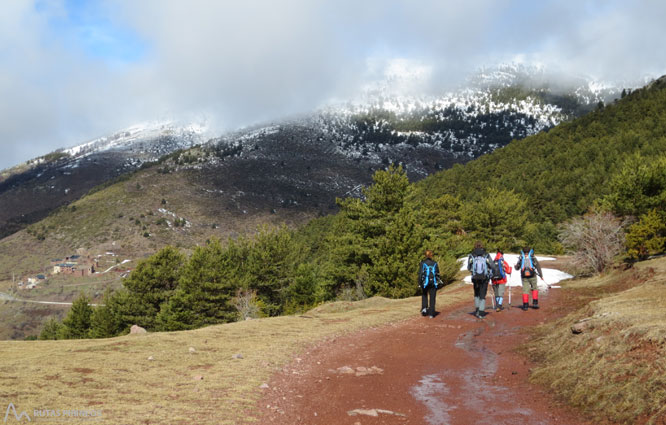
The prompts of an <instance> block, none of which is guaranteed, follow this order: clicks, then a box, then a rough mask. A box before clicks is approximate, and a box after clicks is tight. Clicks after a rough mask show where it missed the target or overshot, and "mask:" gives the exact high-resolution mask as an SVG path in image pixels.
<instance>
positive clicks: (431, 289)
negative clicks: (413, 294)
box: [421, 285, 437, 316]
mask: <svg viewBox="0 0 666 425" xmlns="http://www.w3.org/2000/svg"><path fill="white" fill-rule="evenodd" d="M421 291H422V295H421V310H423V309H424V308H425V309H427V310H428V315H429V316H434V315H435V298H436V297H437V288H436V287H435V286H434V285H428V286H427V287H425V288H421ZM428 296H429V297H430V303H428Z"/></svg>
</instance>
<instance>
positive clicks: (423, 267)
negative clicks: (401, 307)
mask: <svg viewBox="0 0 666 425" xmlns="http://www.w3.org/2000/svg"><path fill="white" fill-rule="evenodd" d="M432 256H433V252H432V251H431V250H429V249H428V250H426V252H425V257H426V258H425V259H424V260H421V263H420V264H419V287H420V288H421V293H422V295H421V316H426V315H427V316H429V317H430V318H431V319H432V318H433V317H435V299H436V297H437V289H438V287H439V284H440V282H441V280H440V278H439V265H438V264H437V262H436V261H435V260H433V259H432ZM428 298H430V302H428Z"/></svg>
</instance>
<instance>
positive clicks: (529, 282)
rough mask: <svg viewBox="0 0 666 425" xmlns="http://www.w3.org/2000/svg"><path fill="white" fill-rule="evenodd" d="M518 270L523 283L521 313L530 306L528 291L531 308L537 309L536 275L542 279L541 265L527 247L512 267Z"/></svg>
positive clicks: (531, 250)
mask: <svg viewBox="0 0 666 425" xmlns="http://www.w3.org/2000/svg"><path fill="white" fill-rule="evenodd" d="M514 268H515V269H516V270H520V277H521V280H522V283H523V306H522V307H521V308H522V309H523V311H527V310H528V308H529V306H530V303H529V302H530V290H531V291H532V308H535V309H536V308H539V289H538V287H537V275H538V276H539V277H540V278H541V279H543V272H542V271H541V265H540V264H539V262H538V261H537V259H536V256H535V255H534V250H533V249H531V248H530V247H529V246H526V247H524V248H523V250H522V251H521V253H520V256H519V257H518V262H517V263H516V265H515V266H514Z"/></svg>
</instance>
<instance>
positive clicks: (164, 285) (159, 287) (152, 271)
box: [123, 246, 185, 330]
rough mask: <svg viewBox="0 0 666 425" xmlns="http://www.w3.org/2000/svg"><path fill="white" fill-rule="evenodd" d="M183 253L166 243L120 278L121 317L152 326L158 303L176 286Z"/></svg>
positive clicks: (182, 261)
mask: <svg viewBox="0 0 666 425" xmlns="http://www.w3.org/2000/svg"><path fill="white" fill-rule="evenodd" d="M184 262H185V256H184V255H183V254H181V253H180V252H179V251H178V250H177V249H176V248H174V247H171V246H167V247H165V248H162V249H161V250H160V251H158V252H157V253H155V254H154V255H152V256H151V257H149V258H148V259H146V260H144V261H141V262H140V263H139V264H138V265H137V267H136V269H135V270H134V271H133V272H132V274H130V276H129V277H128V278H127V279H125V280H124V281H123V286H124V287H125V288H126V289H127V291H128V293H129V294H128V295H129V296H128V297H127V299H126V301H127V304H126V306H125V307H129V308H126V309H125V310H126V311H124V312H123V321H124V322H131V323H132V324H137V325H139V326H142V327H144V328H146V329H149V330H152V329H154V328H155V317H156V316H157V313H158V312H159V311H160V306H161V305H162V304H163V303H165V302H167V301H168V300H169V298H170V297H171V296H172V294H173V293H174V291H175V290H176V288H177V286H178V280H179V277H180V273H181V269H182V267H183V264H184Z"/></svg>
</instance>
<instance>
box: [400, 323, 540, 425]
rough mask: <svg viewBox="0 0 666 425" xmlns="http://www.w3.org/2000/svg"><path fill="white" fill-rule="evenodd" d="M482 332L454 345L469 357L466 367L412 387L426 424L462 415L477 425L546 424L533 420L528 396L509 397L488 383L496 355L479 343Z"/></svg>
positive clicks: (446, 421)
mask: <svg viewBox="0 0 666 425" xmlns="http://www.w3.org/2000/svg"><path fill="white" fill-rule="evenodd" d="M497 331H498V332H502V330H499V329H498V330H497ZM482 332H483V329H482V328H480V329H475V330H473V331H470V332H466V333H464V334H462V335H460V337H459V338H458V340H457V341H456V343H455V347H456V348H458V349H461V350H464V351H465V352H466V354H467V355H468V357H469V361H467V362H466V367H464V368H461V369H448V370H444V371H442V372H440V373H437V374H431V375H425V376H423V377H422V378H421V380H420V381H419V383H418V385H415V386H414V387H412V388H411V390H410V394H411V395H412V397H414V399H416V400H417V401H418V402H420V403H423V404H424V405H425V406H426V407H427V409H428V412H429V413H428V415H427V416H426V417H425V418H424V419H425V421H426V422H427V423H428V424H429V425H450V424H452V423H460V420H461V419H463V418H462V415H464V416H465V419H466V420H467V421H470V422H473V423H475V424H480V425H483V424H488V425H497V424H503V423H507V424H508V423H529V424H533V425H548V424H549V422H548V421H547V420H545V421H544V420H543V418H535V417H534V416H535V415H534V413H533V411H532V410H531V409H529V408H526V407H524V406H525V405H527V404H529V402H530V395H529V394H512V393H511V392H510V391H509V390H508V389H507V388H505V387H502V386H499V385H494V384H491V383H490V379H489V378H490V377H492V376H493V375H495V374H496V373H497V370H498V367H499V356H498V355H497V354H496V353H494V352H492V351H491V350H489V349H488V348H486V347H485V346H483V345H482V344H481V343H479V342H478V339H477V337H478V336H479V335H480V334H481V333H482ZM456 415H461V417H457V416H456Z"/></svg>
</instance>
